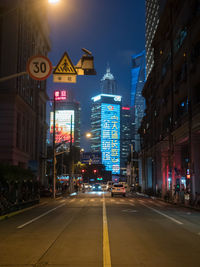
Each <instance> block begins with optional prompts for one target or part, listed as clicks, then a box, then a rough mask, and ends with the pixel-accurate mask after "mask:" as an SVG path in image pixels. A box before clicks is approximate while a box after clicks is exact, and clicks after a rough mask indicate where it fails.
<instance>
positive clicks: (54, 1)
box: [48, 0, 60, 4]
mask: <svg viewBox="0 0 200 267" xmlns="http://www.w3.org/2000/svg"><path fill="white" fill-rule="evenodd" d="M48 2H49V4H57V3H59V2H60V0H48Z"/></svg>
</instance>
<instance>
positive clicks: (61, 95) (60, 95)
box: [54, 90, 67, 101]
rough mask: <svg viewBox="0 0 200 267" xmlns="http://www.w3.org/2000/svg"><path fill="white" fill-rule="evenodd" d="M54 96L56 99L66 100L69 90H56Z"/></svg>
mask: <svg viewBox="0 0 200 267" xmlns="http://www.w3.org/2000/svg"><path fill="white" fill-rule="evenodd" d="M54 97H55V100H56V101H61V100H66V99H67V91H66V90H56V91H54Z"/></svg>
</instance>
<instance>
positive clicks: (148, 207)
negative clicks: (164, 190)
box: [0, 192, 200, 267]
mask: <svg viewBox="0 0 200 267" xmlns="http://www.w3.org/2000/svg"><path fill="white" fill-rule="evenodd" d="M0 240H1V242H0V266H2V267H5V266H15V267H31V266H35V267H36V266H49V267H61V266H63V267H64V266H84V267H98V266H107V267H109V266H113V267H114V266H118V267H121V266H150V267H151V266H152V267H155V266H170V267H171V266H176V267H177V266H182V267H184V266H199V264H200V256H199V255H200V212H198V211H195V210H192V209H187V208H180V207H176V206H174V205H170V204H167V203H165V202H161V201H159V200H154V199H150V198H144V197H138V196H133V195H131V194H127V197H126V198H124V197H121V196H116V197H113V198H111V196H110V193H108V192H105V193H103V192H86V193H79V194H78V195H72V196H70V197H68V198H59V199H56V200H51V199H42V201H41V204H40V205H38V206H35V207H33V208H32V209H29V210H27V211H24V212H22V213H20V214H17V215H15V216H13V217H10V218H8V219H6V220H2V221H0Z"/></svg>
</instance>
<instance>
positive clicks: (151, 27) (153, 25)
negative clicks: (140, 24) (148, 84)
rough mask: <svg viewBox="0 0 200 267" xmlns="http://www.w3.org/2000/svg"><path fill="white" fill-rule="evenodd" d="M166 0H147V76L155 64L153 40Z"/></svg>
mask: <svg viewBox="0 0 200 267" xmlns="http://www.w3.org/2000/svg"><path fill="white" fill-rule="evenodd" d="M165 2H166V0H146V1H145V6H146V22H145V26H146V33H145V37H146V45H145V48H146V73H147V77H148V75H149V73H150V72H151V70H152V68H153V64H154V60H153V53H154V52H153V48H152V41H153V38H154V35H155V32H156V29H157V27H158V23H159V19H160V13H161V12H162V10H163V7H164V5H165Z"/></svg>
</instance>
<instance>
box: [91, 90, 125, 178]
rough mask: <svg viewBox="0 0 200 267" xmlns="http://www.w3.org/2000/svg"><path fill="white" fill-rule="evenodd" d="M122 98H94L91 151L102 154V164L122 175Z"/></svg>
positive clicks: (102, 96)
mask: <svg viewBox="0 0 200 267" xmlns="http://www.w3.org/2000/svg"><path fill="white" fill-rule="evenodd" d="M120 113H121V96H119V95H111V94H100V95H97V96H95V97H93V98H92V112H91V133H92V138H91V149H92V152H101V153H102V164H104V165H105V168H106V170H107V171H112V174H113V175H115V174H116V175H119V174H120V138H121V137H120V133H121V128H120V127H121V116H120Z"/></svg>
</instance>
